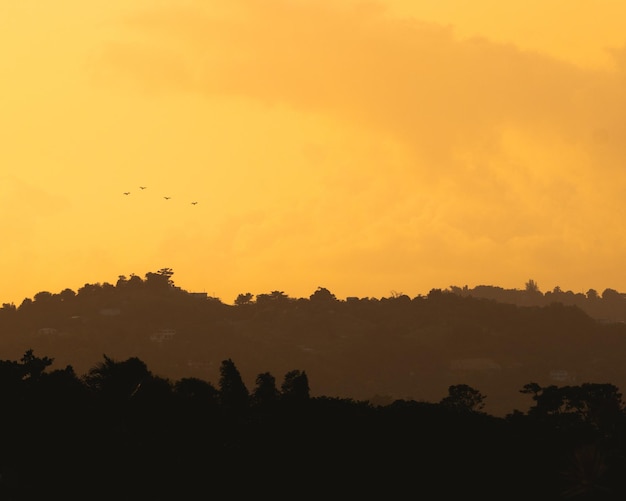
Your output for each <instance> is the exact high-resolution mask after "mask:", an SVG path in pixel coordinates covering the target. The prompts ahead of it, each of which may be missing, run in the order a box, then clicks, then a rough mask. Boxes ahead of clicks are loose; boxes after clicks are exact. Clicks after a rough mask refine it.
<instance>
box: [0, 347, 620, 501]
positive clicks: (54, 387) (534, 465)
mask: <svg viewBox="0 0 626 501" xmlns="http://www.w3.org/2000/svg"><path fill="white" fill-rule="evenodd" d="M52 363H53V360H52V359H51V358H49V357H39V356H37V355H35V354H34V352H33V351H32V350H28V351H27V352H26V353H24V355H23V356H22V358H21V359H20V360H19V361H12V360H0V399H1V400H0V403H1V405H2V412H1V413H0V430H2V446H1V447H0V499H3V500H5V499H6V500H14V501H26V500H28V501H30V500H40V499H66V500H74V499H76V500H78V499H81V500H82V499H90V500H101V499H102V500H104V499H116V500H131V499H132V500H144V499H145V500H148V499H151V500H152V499H159V500H160V499H163V500H165V499H192V498H193V499H211V498H214V497H217V496H229V497H231V498H233V499H241V498H243V497H249V496H255V497H265V496H272V497H273V498H274V499H313V498H316V497H317V498H318V497H324V498H325V499H339V498H346V497H348V498H363V497H366V498H368V499H370V498H372V497H378V498H382V499H392V498H396V497H400V496H403V497H406V496H409V495H410V496H411V497H415V498H420V497H424V496H432V495H433V493H436V496H435V497H436V498H437V499H454V498H458V497H464V498H474V497H480V498H481V499H494V500H495V499H498V500H500V499H509V500H516V499H520V500H521V499H538V500H542V499H546V500H548V499H623V498H624V496H625V495H626V480H625V478H626V476H625V475H624V474H625V473H626V465H625V462H624V459H625V455H624V453H625V452H626V442H625V441H624V439H625V438H626V436H625V433H624V432H625V431H626V411H625V409H624V403H623V401H622V395H621V393H620V392H619V390H618V389H617V388H616V387H615V386H613V385H611V384H590V383H588V384H582V385H579V386H563V387H557V386H553V385H550V386H541V385H539V384H537V383H528V384H526V385H525V386H524V387H523V388H522V389H521V390H520V391H521V392H522V393H523V394H525V395H527V396H529V398H531V400H532V405H531V407H530V410H529V411H528V412H521V411H514V412H512V413H511V414H509V415H508V416H506V417H505V418H496V417H494V416H490V415H489V414H486V413H484V412H483V411H482V410H481V409H482V406H483V404H484V401H485V400H486V399H487V398H488V397H487V396H485V395H483V394H482V393H481V392H480V391H479V390H477V389H475V388H473V387H471V386H470V385H466V384H458V385H452V386H450V387H449V388H448V395H447V396H445V397H444V398H442V399H441V400H440V401H439V402H435V403H429V402H424V401H415V400H404V399H399V400H395V401H394V402H391V403H389V404H387V405H374V404H372V403H370V402H368V401H361V400H353V399H350V398H336V397H326V396H318V397H312V396H311V395H310V389H309V379H308V376H307V373H306V372H305V371H303V370H291V371H288V372H287V373H286V374H285V375H284V378H283V380H282V383H281V384H280V386H278V385H277V383H276V379H275V378H274V376H273V375H272V374H271V373H269V372H264V373H260V374H259V375H258V377H257V378H256V383H255V386H254V388H253V389H252V390H249V389H248V388H247V387H246V385H245V384H244V382H243V380H242V378H241V374H240V372H239V369H238V368H237V366H236V365H235V363H234V362H233V360H232V359H225V360H223V361H222V364H221V366H220V377H219V381H218V383H217V385H214V384H212V383H211V382H209V381H206V380H202V379H197V378H182V379H180V380H176V381H171V380H169V379H166V378H163V377H161V376H158V375H156V374H154V373H152V372H151V371H150V370H149V368H148V367H147V365H146V364H145V363H144V362H143V361H142V360H140V359H139V358H137V357H131V358H128V359H125V360H115V359H113V358H111V357H108V356H104V357H103V360H102V361H100V362H99V363H97V364H96V365H94V366H93V367H92V368H91V369H90V370H89V371H88V372H87V373H86V374H84V375H82V376H79V375H77V374H76V373H75V372H74V370H73V368H72V367H71V366H68V367H65V368H64V369H51V366H52Z"/></svg>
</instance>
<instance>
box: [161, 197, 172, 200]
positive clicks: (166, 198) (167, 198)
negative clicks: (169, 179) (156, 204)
mask: <svg viewBox="0 0 626 501" xmlns="http://www.w3.org/2000/svg"><path fill="white" fill-rule="evenodd" d="M163 198H164V199H165V200H169V199H170V198H172V197H163Z"/></svg>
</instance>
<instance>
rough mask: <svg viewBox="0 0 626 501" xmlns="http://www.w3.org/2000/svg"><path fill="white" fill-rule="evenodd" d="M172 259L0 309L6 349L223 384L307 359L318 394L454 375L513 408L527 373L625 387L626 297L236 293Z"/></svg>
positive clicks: (14, 354)
mask: <svg viewBox="0 0 626 501" xmlns="http://www.w3.org/2000/svg"><path fill="white" fill-rule="evenodd" d="M172 275H173V271H172V270H171V269H168V268H164V269H162V270H158V271H156V272H153V273H147V274H146V275H145V276H144V277H140V276H137V275H131V276H130V277H128V278H127V277H120V278H119V280H118V281H117V282H116V283H115V284H109V283H96V284H86V285H85V286H84V287H82V288H80V289H79V290H78V291H72V290H70V289H65V290H63V291H61V292H59V293H50V292H45V291H44V292H39V293H37V294H36V295H35V296H34V297H33V299H25V300H24V301H23V302H22V303H21V304H20V305H19V306H15V305H8V304H5V305H3V307H2V308H1V309H0V350H2V353H3V358H9V359H19V357H20V356H21V355H22V354H23V353H24V352H25V350H27V349H31V348H32V349H33V350H34V351H35V353H36V354H39V355H45V356H49V357H51V358H53V359H54V364H55V366H56V367H61V368H62V367H65V366H66V365H72V366H73V368H74V369H75V371H76V372H77V373H79V374H82V373H85V372H86V371H88V370H89V369H90V368H91V367H92V366H93V365H94V364H95V363H97V362H99V361H101V360H102V357H103V355H107V356H110V357H113V358H117V359H125V358H127V357H139V358H140V359H141V360H144V361H145V362H146V363H147V364H148V365H149V366H150V367H151V369H152V370H153V371H154V372H155V373H157V374H159V375H161V376H163V377H168V378H171V379H179V378H182V377H186V376H193V377H198V378H201V379H205V380H207V381H210V382H215V381H217V379H218V377H219V374H218V368H219V365H220V363H221V362H222V361H223V360H225V359H228V358H230V359H233V360H235V361H236V362H237V366H238V367H239V369H240V371H241V374H242V377H243V378H244V381H245V382H246V384H247V385H249V386H250V387H251V386H253V384H254V381H255V378H256V376H257V375H258V374H259V373H261V372H265V371H269V372H271V373H272V374H275V375H276V376H277V377H281V376H282V375H283V374H285V373H286V372H287V371H290V370H293V369H300V370H306V372H307V374H308V375H309V378H310V384H311V392H312V394H313V395H324V396H333V397H334V396H336V397H346V398H355V399H360V400H370V401H372V402H382V403H384V402H389V401H393V400H395V399H398V398H401V399H413V400H422V401H428V402H434V401H438V400H440V399H441V398H442V397H443V396H444V395H445V394H446V393H447V389H448V387H449V386H450V385H453V384H459V383H464V384H469V385H471V386H473V387H475V388H478V389H479V390H480V391H481V392H482V393H483V394H484V395H486V397H487V398H486V401H485V404H486V406H485V411H486V412H490V413H492V414H494V415H504V414H505V413H507V412H510V411H512V410H513V409H516V408H517V409H521V410H524V409H526V408H527V406H528V405H529V404H530V398H529V397H528V395H524V394H521V393H520V391H519V390H520V389H521V388H522V387H523V386H524V385H525V384H527V383H529V382H537V383H539V384H541V385H544V386H545V385H550V384H555V385H567V384H574V383H576V384H579V383H583V382H598V383H613V384H615V385H616V386H618V387H619V388H621V389H624V388H626V366H625V365H624V364H623V357H622V353H624V352H625V351H624V349H626V324H625V323H623V322H624V320H623V319H624V317H625V315H624V308H625V299H624V295H623V294H620V293H617V292H611V290H610V289H607V290H606V291H604V292H603V293H602V294H601V295H596V296H594V295H593V294H592V293H588V294H587V295H585V296H583V297H581V295H576V294H571V293H569V292H565V293H560V292H558V291H552V292H550V293H545V294H543V293H541V292H539V291H538V290H533V289H532V288H530V289H529V290H524V291H510V290H504V289H500V288H498V287H491V286H480V287H476V288H474V289H468V288H457V287H451V288H450V289H447V290H438V289H434V290H432V291H431V292H430V293H429V294H428V295H426V296H418V297H414V298H410V297H408V296H406V295H403V294H397V295H394V296H393V297H388V298H380V299H377V298H358V297H353V298H348V299H346V300H339V299H337V298H336V297H335V296H334V295H333V294H332V292H330V291H328V290H327V289H325V288H318V289H317V290H316V291H313V292H312V294H311V295H310V296H309V297H308V298H292V297H289V296H288V295H287V294H285V293H284V292H282V291H271V292H268V293H266V294H259V295H256V296H252V295H251V294H247V293H245V294H241V295H240V296H239V297H238V298H237V300H236V301H235V302H234V304H230V305H229V304H224V303H223V302H221V301H220V300H219V299H217V298H212V297H210V296H207V295H206V294H197V293H193V292H189V291H185V290H183V289H181V288H179V287H177V286H176V285H175V284H174V282H173V280H172Z"/></svg>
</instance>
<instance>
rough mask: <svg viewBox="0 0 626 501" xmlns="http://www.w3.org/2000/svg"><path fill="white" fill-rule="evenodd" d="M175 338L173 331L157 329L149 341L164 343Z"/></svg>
mask: <svg viewBox="0 0 626 501" xmlns="http://www.w3.org/2000/svg"><path fill="white" fill-rule="evenodd" d="M174 336H176V330H175V329H159V330H158V331H156V332H155V333H153V334H151V335H150V341H152V342H153V343H163V342H166V341H171V340H172V339H174Z"/></svg>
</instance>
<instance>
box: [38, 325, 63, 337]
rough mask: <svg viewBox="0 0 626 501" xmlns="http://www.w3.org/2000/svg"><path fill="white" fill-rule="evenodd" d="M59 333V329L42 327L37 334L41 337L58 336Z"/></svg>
mask: <svg viewBox="0 0 626 501" xmlns="http://www.w3.org/2000/svg"><path fill="white" fill-rule="evenodd" d="M58 333H59V329H56V328H54V327H42V328H41V329H38V330H37V334H38V335H40V336H56V335H57V334H58Z"/></svg>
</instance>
